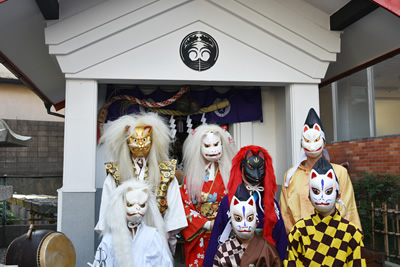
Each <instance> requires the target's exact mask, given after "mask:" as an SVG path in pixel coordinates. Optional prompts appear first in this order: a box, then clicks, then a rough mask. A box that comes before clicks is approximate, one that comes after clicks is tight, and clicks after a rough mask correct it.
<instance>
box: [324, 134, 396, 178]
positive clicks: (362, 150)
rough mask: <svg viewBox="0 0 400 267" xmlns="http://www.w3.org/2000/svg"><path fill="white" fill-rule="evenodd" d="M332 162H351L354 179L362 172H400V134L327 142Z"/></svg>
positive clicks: (350, 167)
mask: <svg viewBox="0 0 400 267" xmlns="http://www.w3.org/2000/svg"><path fill="white" fill-rule="evenodd" d="M326 148H327V150H328V151H329V156H330V158H331V162H334V163H343V162H348V163H349V172H350V175H351V177H352V179H357V178H359V177H360V176H361V175H360V174H361V173H362V172H365V171H367V172H374V173H379V174H400V135H396V136H384V137H377V138H366V139H360V140H353V141H346V142H337V143H330V144H327V147H326Z"/></svg>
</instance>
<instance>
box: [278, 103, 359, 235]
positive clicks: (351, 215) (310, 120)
mask: <svg viewBox="0 0 400 267" xmlns="http://www.w3.org/2000/svg"><path fill="white" fill-rule="evenodd" d="M301 147H302V148H303V149H304V154H303V155H302V157H301V159H300V161H299V162H298V163H297V164H296V165H295V166H293V167H292V168H291V169H289V170H288V171H287V172H286V174H285V177H284V180H283V185H282V190H281V195H280V199H279V205H280V207H281V211H282V217H283V220H284V221H285V227H286V233H289V231H290V230H291V229H292V227H293V225H294V224H295V222H296V221H298V220H300V219H301V218H305V217H307V216H310V215H311V214H313V213H314V207H313V205H312V204H311V202H310V201H309V200H308V186H309V184H308V182H309V176H310V172H311V168H312V167H313V166H314V164H315V163H316V162H317V161H318V160H319V159H320V158H321V157H324V158H325V159H326V160H328V161H329V154H328V151H327V150H326V149H325V133H324V129H323V127H322V123H321V120H320V118H319V116H318V115H317V113H316V112H315V110H314V109H313V108H311V109H310V110H309V112H308V115H307V118H306V121H305V123H304V126H303V131H302V137H301ZM331 165H332V167H333V169H334V171H335V173H336V175H337V178H338V181H339V185H340V188H341V190H342V191H341V199H342V200H343V202H344V203H345V204H346V207H347V217H346V218H347V219H348V220H349V221H351V222H353V223H354V224H355V225H357V227H358V228H359V229H362V228H361V222H360V217H359V215H358V211H357V205H356V201H355V198H354V191H353V184H352V183H351V180H350V176H349V173H348V172H347V169H346V168H344V167H343V166H341V165H338V164H334V163H331ZM338 209H339V211H340V213H341V214H345V211H344V207H343V206H340V207H338Z"/></svg>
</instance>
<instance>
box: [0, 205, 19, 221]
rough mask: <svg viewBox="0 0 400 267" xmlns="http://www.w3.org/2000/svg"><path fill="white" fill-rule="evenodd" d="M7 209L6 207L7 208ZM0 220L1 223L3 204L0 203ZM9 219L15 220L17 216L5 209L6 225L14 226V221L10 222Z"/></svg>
mask: <svg viewBox="0 0 400 267" xmlns="http://www.w3.org/2000/svg"><path fill="white" fill-rule="evenodd" d="M7 207H8V206H7ZM0 218H1V222H0V223H2V222H3V202H1V201H0ZM10 219H17V216H16V215H15V214H14V213H13V212H12V211H11V210H9V209H6V224H7V225H9V224H14V221H10Z"/></svg>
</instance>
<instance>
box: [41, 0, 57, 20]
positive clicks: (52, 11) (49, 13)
mask: <svg viewBox="0 0 400 267" xmlns="http://www.w3.org/2000/svg"><path fill="white" fill-rule="evenodd" d="M36 4H37V5H38V7H39V9H40V11H41V12H42V15H43V17H44V18H45V19H46V20H53V19H59V17H60V8H59V4H58V0H36Z"/></svg>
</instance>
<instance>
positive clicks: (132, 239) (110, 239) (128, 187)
mask: <svg viewBox="0 0 400 267" xmlns="http://www.w3.org/2000/svg"><path fill="white" fill-rule="evenodd" d="M104 215H105V229H104V231H103V235H102V240H101V243H100V244H99V246H98V248H97V251H96V254H95V259H94V262H93V264H89V265H90V266H92V267H105V266H114V267H118V266H120V267H128V266H170V267H172V266H173V264H172V257H171V253H170V250H169V246H168V242H167V234H166V231H165V229H164V224H163V218H162V216H161V214H160V212H159V210H158V207H157V202H156V198H155V196H154V194H153V193H152V190H151V187H150V186H149V184H147V183H144V182H139V181H135V180H134V179H132V180H130V181H126V182H124V183H123V184H122V185H121V186H119V187H118V188H117V189H116V190H114V191H113V193H112V194H111V196H110V201H109V202H108V205H107V209H106V212H105V214H104Z"/></svg>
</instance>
